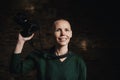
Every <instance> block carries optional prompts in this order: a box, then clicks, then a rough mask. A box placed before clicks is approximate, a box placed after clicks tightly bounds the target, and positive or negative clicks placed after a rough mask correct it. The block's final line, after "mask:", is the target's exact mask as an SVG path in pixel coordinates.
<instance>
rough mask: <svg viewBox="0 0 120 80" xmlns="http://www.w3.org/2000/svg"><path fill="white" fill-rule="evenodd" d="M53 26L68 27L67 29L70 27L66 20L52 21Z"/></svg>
mask: <svg viewBox="0 0 120 80" xmlns="http://www.w3.org/2000/svg"><path fill="white" fill-rule="evenodd" d="M54 28H69V29H71V26H70V23H69V22H68V21H67V20H57V21H55V22H54Z"/></svg>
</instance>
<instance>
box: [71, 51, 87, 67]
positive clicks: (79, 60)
mask: <svg viewBox="0 0 120 80" xmlns="http://www.w3.org/2000/svg"><path fill="white" fill-rule="evenodd" d="M71 53H72V54H73V55H74V58H75V59H76V61H77V62H78V64H83V65H85V64H86V63H85V60H84V58H83V56H81V55H80V54H78V53H74V52H71Z"/></svg>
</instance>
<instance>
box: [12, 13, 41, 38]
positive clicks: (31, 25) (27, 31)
mask: <svg viewBox="0 0 120 80" xmlns="http://www.w3.org/2000/svg"><path fill="white" fill-rule="evenodd" d="M14 21H15V22H16V23H17V24H18V25H20V26H21V27H22V31H21V32H20V34H21V35H22V36H23V37H29V36H31V35H32V34H33V33H34V32H35V31H37V30H38V29H39V27H38V23H37V22H35V21H33V20H30V19H29V14H27V13H25V12H21V13H17V14H16V15H15V17H14Z"/></svg>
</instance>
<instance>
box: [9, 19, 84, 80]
mask: <svg viewBox="0 0 120 80" xmlns="http://www.w3.org/2000/svg"><path fill="white" fill-rule="evenodd" d="M53 34H54V38H55V46H54V47H53V48H51V49H50V50H48V51H33V52H31V53H30V54H29V55H28V57H27V58H25V59H24V60H21V57H20V56H21V53H22V49H23V46H24V43H25V42H26V41H28V40H30V39H31V38H33V36H34V34H32V35H31V36H30V37H22V36H21V34H19V37H18V43H17V45H16V48H15V51H14V54H13V56H12V60H11V71H12V72H14V73H20V74H25V73H26V72H29V71H30V70H32V69H37V77H38V78H37V79H38V80H86V66H85V63H84V61H83V60H82V58H81V57H80V56H78V55H76V54H74V53H73V52H71V51H69V50H68V44H69V42H70V39H71V38H72V30H71V26H70V23H69V22H68V21H67V20H65V19H59V20H56V21H55V22H54V25H53Z"/></svg>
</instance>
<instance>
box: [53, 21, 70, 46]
mask: <svg viewBox="0 0 120 80" xmlns="http://www.w3.org/2000/svg"><path fill="white" fill-rule="evenodd" d="M54 36H55V40H56V42H57V45H59V46H66V45H68V43H69V41H70V38H71V37H72V30H71V26H70V24H69V22H68V21H66V20H58V21H56V22H55V23H54Z"/></svg>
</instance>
